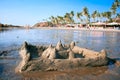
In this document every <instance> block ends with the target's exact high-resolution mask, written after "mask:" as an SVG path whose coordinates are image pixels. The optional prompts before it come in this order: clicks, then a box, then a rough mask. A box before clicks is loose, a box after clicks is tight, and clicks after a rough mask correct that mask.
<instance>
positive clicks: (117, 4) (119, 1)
mask: <svg viewBox="0 0 120 80" xmlns="http://www.w3.org/2000/svg"><path fill="white" fill-rule="evenodd" d="M119 7H120V0H115V1H114V2H113V4H112V6H111V8H110V9H111V11H112V15H114V16H115V17H116V12H117V9H118V8H119Z"/></svg>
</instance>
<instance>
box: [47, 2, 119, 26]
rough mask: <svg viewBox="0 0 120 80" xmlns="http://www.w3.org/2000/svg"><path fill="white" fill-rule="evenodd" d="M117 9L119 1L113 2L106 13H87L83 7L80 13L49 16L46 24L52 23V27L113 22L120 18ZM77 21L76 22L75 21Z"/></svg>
mask: <svg viewBox="0 0 120 80" xmlns="http://www.w3.org/2000/svg"><path fill="white" fill-rule="evenodd" d="M118 8H120V0H115V1H114V2H113V4H112V6H111V8H110V10H108V11H106V12H99V11H97V10H95V11H93V13H91V14H90V13H89V10H88V8H87V7H84V8H83V10H82V11H81V12H77V13H75V12H74V11H71V12H70V13H66V14H65V15H64V16H56V17H55V16H51V17H50V18H49V19H47V20H46V21H47V22H50V23H52V24H53V25H63V24H74V23H84V24H89V23H91V22H113V21H115V20H113V19H114V18H120V13H117V10H118ZM76 19H77V20H78V22H76V21H75V20H76Z"/></svg>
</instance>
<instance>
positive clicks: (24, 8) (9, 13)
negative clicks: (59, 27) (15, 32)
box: [0, 0, 114, 25]
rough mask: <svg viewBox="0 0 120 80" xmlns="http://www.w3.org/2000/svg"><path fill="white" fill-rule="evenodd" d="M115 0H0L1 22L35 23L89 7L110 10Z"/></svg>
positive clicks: (101, 10)
mask: <svg viewBox="0 0 120 80" xmlns="http://www.w3.org/2000/svg"><path fill="white" fill-rule="evenodd" d="M113 2H114V0H0V23H4V24H15V25H26V24H30V25H34V24H35V23H37V22H40V21H42V20H43V19H47V18H49V17H50V16H52V15H53V16H57V15H60V16H63V15H64V14H65V13H66V12H70V11H75V12H80V11H82V9H83V7H85V6H86V7H88V9H89V12H90V13H91V12H92V11H94V10H98V11H100V12H103V11H108V10H109V9H110V7H111V4H112V3H113Z"/></svg>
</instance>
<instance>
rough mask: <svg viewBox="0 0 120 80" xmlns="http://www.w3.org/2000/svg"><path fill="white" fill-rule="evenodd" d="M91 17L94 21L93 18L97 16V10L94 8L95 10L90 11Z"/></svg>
mask: <svg viewBox="0 0 120 80" xmlns="http://www.w3.org/2000/svg"><path fill="white" fill-rule="evenodd" d="M91 17H92V18H93V20H94V22H95V18H96V17H97V10H95V11H94V12H93V13H92V15H91Z"/></svg>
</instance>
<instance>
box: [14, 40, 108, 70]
mask: <svg viewBox="0 0 120 80" xmlns="http://www.w3.org/2000/svg"><path fill="white" fill-rule="evenodd" d="M19 53H20V56H21V58H22V60H21V62H20V64H19V65H18V66H17V68H16V70H17V71H18V72H28V71H63V70H71V69H79V68H80V67H86V66H91V67H95V66H104V65H107V64H108V62H109V58H108V57H107V53H106V51H105V50H101V52H96V51H93V50H89V49H85V48H80V47H78V46H76V45H75V42H71V43H70V44H69V45H66V46H63V45H62V43H61V41H59V42H58V43H57V45H56V46H52V45H51V44H50V45H49V46H48V47H46V46H34V45H31V44H28V43H27V42H25V43H24V44H23V45H22V47H21V49H20V52H19Z"/></svg>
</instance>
